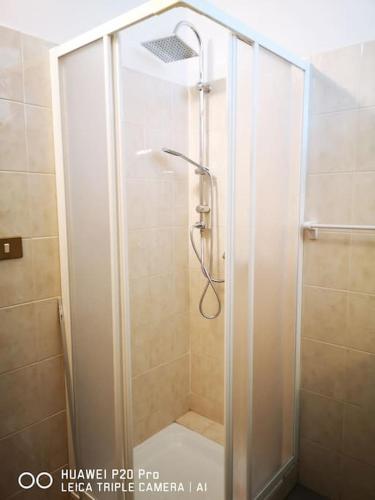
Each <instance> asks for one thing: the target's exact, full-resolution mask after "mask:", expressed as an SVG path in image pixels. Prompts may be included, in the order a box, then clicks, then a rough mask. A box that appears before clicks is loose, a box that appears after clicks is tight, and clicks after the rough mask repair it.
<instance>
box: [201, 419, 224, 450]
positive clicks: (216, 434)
mask: <svg viewBox="0 0 375 500" xmlns="http://www.w3.org/2000/svg"><path fill="white" fill-rule="evenodd" d="M203 435H204V436H205V437H206V438H208V439H211V440H212V441H215V442H216V443H218V444H221V445H222V446H224V444H225V432H224V426H223V425H222V424H218V423H216V422H215V423H213V424H211V425H210V426H209V427H208V428H207V429H205V430H204V431H203Z"/></svg>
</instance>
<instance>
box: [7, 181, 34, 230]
mask: <svg viewBox="0 0 375 500" xmlns="http://www.w3.org/2000/svg"><path fill="white" fill-rule="evenodd" d="M0 192H1V197H0V237H3V238H5V237H9V236H22V237H23V238H25V237H28V236H30V232H31V231H30V204H29V195H28V176H27V174H18V173H14V174H13V173H4V172H3V173H1V172H0Z"/></svg>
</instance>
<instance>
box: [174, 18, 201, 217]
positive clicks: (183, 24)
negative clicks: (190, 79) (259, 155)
mask: <svg viewBox="0 0 375 500" xmlns="http://www.w3.org/2000/svg"><path fill="white" fill-rule="evenodd" d="M182 27H187V28H189V29H190V30H191V31H192V32H193V33H194V35H195V36H196V38H197V40H198V45H199V51H198V59H199V81H198V83H197V89H198V91H199V163H200V165H202V166H204V167H206V166H207V159H208V155H207V147H206V146H207V128H206V98H205V94H206V93H207V92H208V90H209V86H208V85H207V83H206V82H205V81H204V78H205V67H204V49H203V43H202V38H201V36H200V34H199V33H198V31H197V30H196V28H195V26H194V25H193V24H191V23H189V21H180V22H179V23H177V25H176V27H175V29H174V30H173V34H174V35H177V33H178V31H179V30H180V28H182ZM199 204H200V205H205V204H206V203H205V200H204V185H203V178H202V177H201V178H200V179H199ZM199 219H200V221H201V222H202V221H203V214H200V218H199Z"/></svg>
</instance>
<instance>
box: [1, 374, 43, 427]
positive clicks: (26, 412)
mask: <svg viewBox="0 0 375 500" xmlns="http://www.w3.org/2000/svg"><path fill="white" fill-rule="evenodd" d="M39 389H40V388H39V379H38V370H37V367H36V366H35V365H34V366H30V367H27V368H21V369H19V370H16V371H14V372H9V373H6V374H3V375H1V377H0V394H1V402H0V405H1V407H0V437H4V436H6V435H7V434H10V433H12V432H16V431H17V430H19V429H22V428H23V427H26V426H27V425H30V424H32V423H34V422H36V421H37V420H38V419H39V418H40V415H41V412H40V407H39V403H40V401H39Z"/></svg>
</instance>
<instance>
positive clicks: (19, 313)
mask: <svg viewBox="0 0 375 500" xmlns="http://www.w3.org/2000/svg"><path fill="white" fill-rule="evenodd" d="M11 236H22V242H23V251H24V256H23V258H21V259H18V260H10V261H0V346H1V349H0V395H1V397H0V463H1V474H0V497H1V498H3V499H7V498H9V497H10V496H12V498H20V499H21V498H24V493H20V494H19V495H18V494H17V491H18V490H19V486H18V484H17V478H18V475H19V474H20V473H21V472H23V471H25V470H26V471H31V472H34V471H35V472H37V471H40V470H47V471H50V472H54V471H57V470H58V469H59V468H60V467H61V466H63V465H65V464H66V463H67V444H66V413H65V393H64V378H63V365H62V354H61V344H60V335H59V327H58V317H57V301H56V297H57V296H58V295H59V294H60V283H59V257H58V240H57V222H56V200H55V175H54V162H53V142H52V130H51V100H50V86H49V66H48V45H47V44H46V43H45V42H43V41H41V40H38V39H36V38H32V37H30V36H26V35H23V34H21V33H18V32H16V31H12V30H10V29H7V28H2V27H0V237H11ZM13 495H15V496H13ZM48 495H50V496H48V498H51V500H52V498H53V499H54V500H55V499H57V498H60V497H59V494H58V493H57V492H53V491H51V490H49V493H48ZM43 498H44V497H43ZM46 498H47V497H46ZM61 498H62V497H61Z"/></svg>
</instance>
